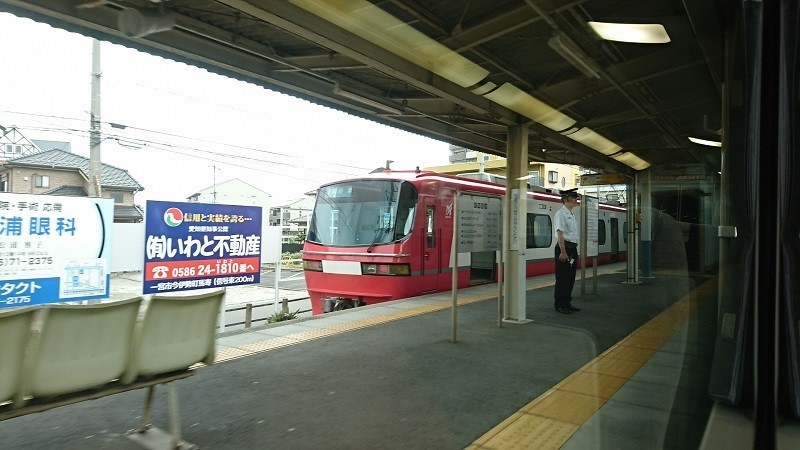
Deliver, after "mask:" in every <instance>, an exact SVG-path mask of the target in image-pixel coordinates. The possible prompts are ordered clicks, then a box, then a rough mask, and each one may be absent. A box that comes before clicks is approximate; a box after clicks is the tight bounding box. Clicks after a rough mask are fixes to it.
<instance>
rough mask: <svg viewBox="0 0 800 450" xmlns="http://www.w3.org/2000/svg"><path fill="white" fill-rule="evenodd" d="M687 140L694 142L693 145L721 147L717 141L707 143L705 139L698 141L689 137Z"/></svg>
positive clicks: (720, 143) (698, 139)
mask: <svg viewBox="0 0 800 450" xmlns="http://www.w3.org/2000/svg"><path fill="white" fill-rule="evenodd" d="M689 140H690V141H692V142H694V143H695V144H700V145H708V146H709V147H722V142H719V141H709V140H706V139H700V138H695V137H691V136H689Z"/></svg>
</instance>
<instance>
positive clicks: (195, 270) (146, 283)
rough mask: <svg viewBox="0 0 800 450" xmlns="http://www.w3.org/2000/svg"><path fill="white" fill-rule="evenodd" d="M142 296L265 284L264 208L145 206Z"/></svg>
mask: <svg viewBox="0 0 800 450" xmlns="http://www.w3.org/2000/svg"><path fill="white" fill-rule="evenodd" d="M144 246H145V249H144V270H143V272H142V281H143V287H142V293H144V294H156V293H163V292H175V291H186V290H193V289H205V288H218V287H226V286H236V285H242V284H253V283H259V282H260V281H261V207H260V206H240V205H221V204H216V203H215V204H211V203H183V202H168V201H152V200H148V201H147V208H146V211H145V242H144Z"/></svg>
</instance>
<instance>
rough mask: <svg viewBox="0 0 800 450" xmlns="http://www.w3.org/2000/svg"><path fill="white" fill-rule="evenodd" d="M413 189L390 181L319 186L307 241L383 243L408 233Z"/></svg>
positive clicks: (406, 184) (412, 204)
mask: <svg viewBox="0 0 800 450" xmlns="http://www.w3.org/2000/svg"><path fill="white" fill-rule="evenodd" d="M416 205H417V190H416V188H415V187H414V186H413V185H412V184H410V183H406V182H402V181H392V180H360V181H346V182H343V183H336V184H331V185H327V186H323V187H321V188H320V189H319V191H318V193H317V202H316V204H315V205H314V212H313V213H312V217H311V224H310V225H309V233H308V240H309V241H311V242H316V243H319V244H324V245H331V246H363V245H374V244H386V243H390V242H394V241H398V240H401V239H404V238H405V237H406V236H408V234H409V233H411V231H412V229H413V226H412V224H413V223H414V217H415V211H416Z"/></svg>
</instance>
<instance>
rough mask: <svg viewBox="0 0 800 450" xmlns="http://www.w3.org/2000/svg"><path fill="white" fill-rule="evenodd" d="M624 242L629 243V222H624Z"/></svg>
mask: <svg viewBox="0 0 800 450" xmlns="http://www.w3.org/2000/svg"><path fill="white" fill-rule="evenodd" d="M622 242H624V243H626V244H627V243H628V222H622Z"/></svg>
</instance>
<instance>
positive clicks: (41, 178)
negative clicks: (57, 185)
mask: <svg viewBox="0 0 800 450" xmlns="http://www.w3.org/2000/svg"><path fill="white" fill-rule="evenodd" d="M33 185H34V186H36V187H40V188H47V187H50V177H48V176H47V175H34V176H33Z"/></svg>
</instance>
